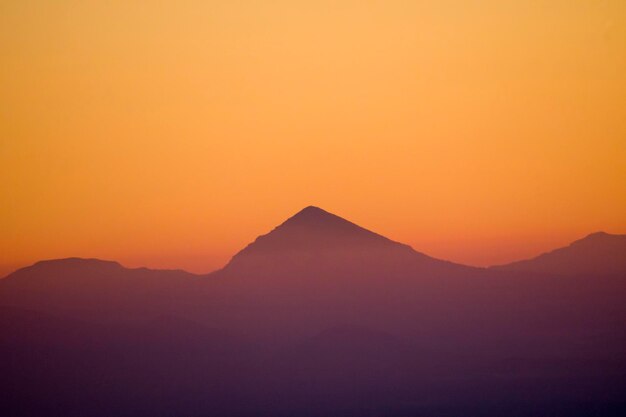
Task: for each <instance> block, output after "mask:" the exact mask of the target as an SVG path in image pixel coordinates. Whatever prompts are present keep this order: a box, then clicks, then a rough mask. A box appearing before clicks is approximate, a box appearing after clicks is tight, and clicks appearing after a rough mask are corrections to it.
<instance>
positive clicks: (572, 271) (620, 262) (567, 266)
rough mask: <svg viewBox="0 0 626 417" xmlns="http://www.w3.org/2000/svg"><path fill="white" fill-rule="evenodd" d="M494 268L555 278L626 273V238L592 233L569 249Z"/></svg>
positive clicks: (565, 248)
mask: <svg viewBox="0 0 626 417" xmlns="http://www.w3.org/2000/svg"><path fill="white" fill-rule="evenodd" d="M492 269H494V270H502V271H519V272H533V273H541V274H554V275H620V274H626V235H612V234H608V233H604V232H597V233H592V234H590V235H588V236H586V237H584V238H582V239H580V240H577V241H575V242H573V243H572V244H570V245H569V246H566V247H563V248H559V249H555V250H553V251H551V252H548V253H544V254H542V255H539V256H537V257H535V258H532V259H527V260H523V261H518V262H513V263H510V264H507V265H499V266H494V267H492Z"/></svg>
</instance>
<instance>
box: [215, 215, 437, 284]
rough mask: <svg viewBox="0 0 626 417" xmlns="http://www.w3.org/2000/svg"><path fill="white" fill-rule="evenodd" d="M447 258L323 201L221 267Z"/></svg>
mask: <svg viewBox="0 0 626 417" xmlns="http://www.w3.org/2000/svg"><path fill="white" fill-rule="evenodd" d="M416 262H417V263H419V264H420V266H424V264H426V263H428V264H432V263H441V264H446V265H448V264H449V263H447V262H444V261H439V260H436V259H433V258H430V257H428V256H426V255H424V254H421V253H419V252H416V251H414V250H413V249H412V248H411V247H410V246H408V245H405V244H402V243H398V242H394V241H393V240H390V239H387V238H386V237H384V236H381V235H379V234H377V233H374V232H372V231H369V230H367V229H365V228H363V227H361V226H358V225H356V224H354V223H352V222H350V221H348V220H346V219H344V218H341V217H339V216H337V215H335V214H332V213H329V212H327V211H325V210H322V209H321V208H319V207H315V206H308V207H305V208H304V209H302V210H300V211H299V212H298V213H296V214H295V215H293V216H292V217H290V218H288V219H287V220H286V221H285V222H283V223H282V224H281V225H279V226H278V227H276V228H275V229H274V230H272V231H271V232H269V233H267V234H265V235H262V236H259V237H258V238H257V239H256V240H255V241H254V242H252V243H251V244H249V245H248V246H247V247H246V248H244V249H243V250H242V251H240V252H239V253H237V254H236V255H235V256H234V257H233V258H232V259H231V261H230V262H229V263H228V265H226V267H225V268H224V269H223V271H226V272H231V273H235V274H241V275H257V274H261V275H274V276H276V275H284V274H287V273H289V274H293V275H297V276H304V275H315V274H317V275H322V274H327V273H328V271H330V270H333V271H338V270H342V271H351V272H350V273H356V272H358V274H359V275H367V274H368V273H369V272H370V271H373V270H379V271H383V270H386V269H387V268H397V267H398V265H407V264H410V265H412V266H414V265H415V264H416Z"/></svg>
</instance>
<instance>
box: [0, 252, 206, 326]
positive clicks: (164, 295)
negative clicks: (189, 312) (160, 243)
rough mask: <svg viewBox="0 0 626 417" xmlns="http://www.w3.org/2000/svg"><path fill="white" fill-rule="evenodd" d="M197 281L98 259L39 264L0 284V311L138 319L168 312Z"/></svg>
mask: <svg viewBox="0 0 626 417" xmlns="http://www.w3.org/2000/svg"><path fill="white" fill-rule="evenodd" d="M197 279H198V276H197V275H194V274H190V273H188V272H184V271H178V270H151V269H147V268H136V269H130V268H125V267H123V266H122V265H120V264H119V263H117V262H111V261H102V260H98V259H81V258H67V259H56V260H48V261H40V262H37V263H35V264H34V265H31V266H28V267H25V268H22V269H19V270H17V271H15V272H13V273H12V274H9V275H8V276H7V277H6V278H4V279H2V280H0V305H13V306H19V307H23V308H32V309H36V310H45V311H53V312H60V313H67V314H72V315H85V316H87V317H89V316H94V317H96V316H97V317H100V318H105V319H107V320H108V319H114V318H128V317H135V318H137V319H140V318H142V317H150V316H151V315H153V314H160V313H163V312H164V311H165V312H167V311H168V309H169V308H170V307H171V306H172V305H174V304H176V302H177V300H178V299H179V298H180V297H183V298H185V297H187V294H189V293H191V292H192V291H191V288H192V286H193V283H194V281H197Z"/></svg>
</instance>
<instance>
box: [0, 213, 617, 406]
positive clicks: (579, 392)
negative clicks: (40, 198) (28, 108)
mask: <svg viewBox="0 0 626 417" xmlns="http://www.w3.org/2000/svg"><path fill="white" fill-rule="evenodd" d="M623 241H624V236H612V235H607V234H594V235H591V236H589V237H587V238H585V239H582V240H581V241H578V242H574V243H573V244H572V245H570V246H569V247H567V248H562V249H558V250H555V251H553V252H551V253H549V254H545V255H542V256H540V257H538V258H536V259H533V260H529V261H524V262H519V263H514V264H511V265H507V266H501V267H494V268H472V267H467V266H463V265H458V264H454V263H451V262H446V261H443V260H438V259H435V258H432V257H429V256H427V255H424V254H422V253H419V252H417V251H415V250H413V249H412V248H410V247H409V246H407V245H404V244H401V243H398V242H394V241H392V240H389V239H387V238H385V237H383V236H381V235H378V234H376V233H374V232H371V231H369V230H366V229H364V228H362V227H360V226H358V225H356V224H354V223H351V222H349V221H347V220H345V219H342V218H340V217H338V216H336V215H333V214H331V213H328V212H326V211H324V210H322V209H319V208H316V207H307V208H305V209H304V210H302V211H300V212H298V213H297V214H295V215H294V216H293V217H291V218H289V219H287V220H286V221H285V222H284V223H282V224H281V225H280V226H278V227H276V228H275V229H274V230H272V231H271V232H269V233H268V234H265V235H263V236H260V237H259V238H257V239H256V240H255V241H254V242H253V243H251V244H250V245H248V246H247V247H246V248H244V249H243V250H242V251H240V252H239V253H237V254H236V255H235V256H234V257H233V258H232V260H231V261H230V262H229V263H228V264H227V265H226V266H225V267H224V268H223V269H221V270H218V271H215V272H213V273H211V274H208V275H205V276H198V275H193V274H189V273H186V272H184V271H158V270H149V269H146V268H138V269H129V268H125V267H123V266H122V265H120V264H118V263H116V262H109V261H101V260H96V259H78V258H69V259H59V260H51V261H42V262H38V263H36V264H34V265H32V266H29V267H26V268H22V269H20V270H18V271H16V272H14V273H12V274H10V275H9V276H8V277H7V278H6V279H2V280H0V329H1V331H0V358H3V360H2V361H0V374H1V375H2V378H0V390H1V391H2V392H3V393H5V394H6V395H5V397H6V398H7V401H5V403H6V404H5V403H3V406H4V407H3V411H4V414H3V416H4V415H7V416H43V415H45V416H56V415H58V416H64V417H67V416H79V415H92V416H105V415H116V416H153V415H162V416H178V415H186V416H187V415H188V416H198V417H199V416H204V415H223V416H231V417H233V416H234V417H239V416H241V417H251V416H257V415H279V416H285V417H286V416H292V415H298V416H300V415H308V416H329V415H336V416H338V415H342V416H347V415H354V416H357V415H358V416H367V415H370V416H377V415H389V416H401V415H405V416H406V415H424V416H439V415H483V416H507V415H508V416H513V415H553V416H572V415H580V416H583V415H609V413H608V412H607V410H609V409H610V408H611V407H616V408H615V410H616V411H617V412H616V413H615V414H614V415H616V416H617V415H624V414H623V410H624V409H626V405H624V402H623V393H624V392H625V389H626V386H625V385H626V384H625V383H624V381H626V356H625V355H624V352H626V338H625V337H624V327H625V325H626V302H625V300H626V279H625V278H626V272H624V271H625V270H624V269H623V266H624V256H623V254H624V245H623ZM562 407H565V408H562ZM5 410H8V411H5ZM620 412H621V413H620Z"/></svg>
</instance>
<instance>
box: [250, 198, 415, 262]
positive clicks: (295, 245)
mask: <svg viewBox="0 0 626 417" xmlns="http://www.w3.org/2000/svg"><path fill="white" fill-rule="evenodd" d="M371 245H377V246H380V245H392V246H402V247H406V248H409V247H408V246H406V245H403V244H401V243H397V242H394V241H392V240H389V239H387V238H386V237H384V236H381V235H379V234H377V233H374V232H371V231H369V230H367V229H364V228H362V227H361V226H358V225H356V224H354V223H352V222H350V221H348V220H346V219H344V218H341V217H339V216H337V215H335V214H332V213H329V212H327V211H326V210H322V209H321V208H319V207H315V206H308V207H305V208H304V209H302V210H300V211H299V212H297V213H296V214H295V215H293V216H292V217H290V218H288V219H287V220H286V221H285V222H283V223H282V224H280V225H279V226H278V227H276V228H275V229H274V230H272V231H271V232H270V233H268V234H265V235H262V236H259V237H258V238H257V239H256V240H255V241H254V242H253V243H251V244H250V245H248V247H246V248H245V249H244V250H243V251H241V252H240V254H241V253H245V252H251V251H252V250H255V251H266V250H271V251H276V250H287V251H294V250H298V249H305V250H316V249H330V248H336V247H354V246H371Z"/></svg>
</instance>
